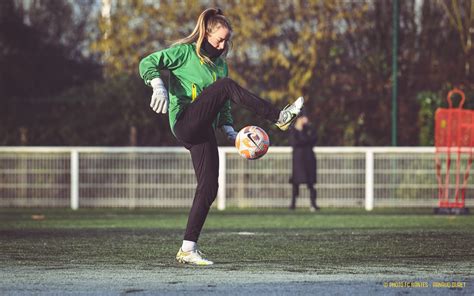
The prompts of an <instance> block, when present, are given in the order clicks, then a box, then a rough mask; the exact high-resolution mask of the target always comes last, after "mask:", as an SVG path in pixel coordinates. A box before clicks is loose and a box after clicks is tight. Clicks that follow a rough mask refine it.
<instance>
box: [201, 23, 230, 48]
mask: <svg viewBox="0 0 474 296" xmlns="http://www.w3.org/2000/svg"><path fill="white" fill-rule="evenodd" d="M206 37H207V41H208V42H209V43H210V44H211V45H212V46H213V47H214V48H217V49H224V48H225V46H226V44H227V42H228V41H229V38H230V31H229V29H227V28H226V27H223V26H219V27H217V29H215V30H214V31H213V32H212V33H207V36H206Z"/></svg>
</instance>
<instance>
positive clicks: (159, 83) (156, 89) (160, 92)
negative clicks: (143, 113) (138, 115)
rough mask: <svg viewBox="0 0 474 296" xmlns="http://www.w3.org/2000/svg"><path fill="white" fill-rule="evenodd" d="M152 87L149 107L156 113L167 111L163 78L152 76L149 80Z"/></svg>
mask: <svg viewBox="0 0 474 296" xmlns="http://www.w3.org/2000/svg"><path fill="white" fill-rule="evenodd" d="M150 84H151V86H152V87H153V94H152V95H151V102H150V107H151V109H153V111H155V112H156V113H166V112H168V91H167V90H166V88H165V85H164V83H163V80H161V79H160V78H154V79H153V80H151V82H150Z"/></svg>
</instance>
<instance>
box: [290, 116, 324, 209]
mask: <svg viewBox="0 0 474 296" xmlns="http://www.w3.org/2000/svg"><path fill="white" fill-rule="evenodd" d="M316 139H317V138H316V133H314V132H313V131H312V130H311V128H310V126H309V120H308V117H307V116H305V115H302V116H300V117H298V119H297V120H296V122H295V125H294V127H293V128H292V129H291V133H290V144H291V146H292V147H293V170H292V176H291V179H290V183H292V184H293V190H292V199H291V205H290V209H291V210H294V209H295V206H296V198H297V197H298V194H299V186H300V184H306V186H308V189H309V192H310V199H311V200H310V201H311V207H310V210H311V211H312V212H314V211H316V210H319V207H318V206H317V205H316V189H314V184H315V183H316V157H315V155H314V152H313V146H314V145H315V144H316Z"/></svg>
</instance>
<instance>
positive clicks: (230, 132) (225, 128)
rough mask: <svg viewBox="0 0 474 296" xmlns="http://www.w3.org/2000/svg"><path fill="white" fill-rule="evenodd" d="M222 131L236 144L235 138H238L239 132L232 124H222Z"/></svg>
mask: <svg viewBox="0 0 474 296" xmlns="http://www.w3.org/2000/svg"><path fill="white" fill-rule="evenodd" d="M221 131H222V132H223V133H224V135H225V136H226V138H227V140H229V142H231V143H232V144H234V145H235V139H236V138H237V132H236V131H235V130H234V128H233V127H232V126H231V125H223V126H221Z"/></svg>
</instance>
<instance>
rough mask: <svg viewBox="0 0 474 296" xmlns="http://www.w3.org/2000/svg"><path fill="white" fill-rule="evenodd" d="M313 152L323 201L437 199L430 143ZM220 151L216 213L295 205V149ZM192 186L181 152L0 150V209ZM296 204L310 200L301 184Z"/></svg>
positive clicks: (150, 200)
mask: <svg viewBox="0 0 474 296" xmlns="http://www.w3.org/2000/svg"><path fill="white" fill-rule="evenodd" d="M314 152H315V153H316V158H317V179H318V183H317V185H316V188H317V192H318V204H319V205H320V206H322V207H365V208H366V209H368V210H370V209H372V208H373V207H436V205H437V192H438V189H437V188H438V185H437V179H436V174H435V173H436V172H435V155H434V153H435V149H434V148H432V147H416V148H406V147H398V148H395V147H316V148H314ZM219 154H220V174H219V178H220V180H219V185H220V187H219V192H218V198H217V202H216V203H215V205H216V206H217V207H218V208H219V209H225V208H226V207H288V206H289V202H290V198H291V184H290V183H289V177H290V175H291V148H290V147H271V148H270V150H269V153H268V154H267V155H265V156H264V158H262V159H260V160H257V161H247V160H245V159H243V158H241V157H240V156H239V155H238V154H237V153H236V151H235V149H234V148H233V147H221V148H219ZM464 162H466V161H465V160H464ZM451 173H454V172H453V171H452V172H451ZM195 186H196V182H195V177H194V170H193V167H192V163H191V159H190V156H189V153H188V151H187V150H185V149H184V148H178V147H160V148H136V147H133V148H109V147H101V148H93V147H1V148H0V207H69V206H70V207H72V208H73V209H76V208H78V207H130V208H134V207H189V206H190V205H191V203H192V199H193V197H194V189H195ZM467 188H468V189H467V193H466V196H467V199H466V204H467V205H468V206H469V205H471V206H472V205H473V204H474V203H473V199H472V198H471V197H472V196H473V195H474V185H473V182H472V181H471V182H468V187H467ZM297 206H301V207H308V206H309V193H308V190H307V189H306V188H305V187H304V186H301V190H300V197H299V199H298V201H297Z"/></svg>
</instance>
